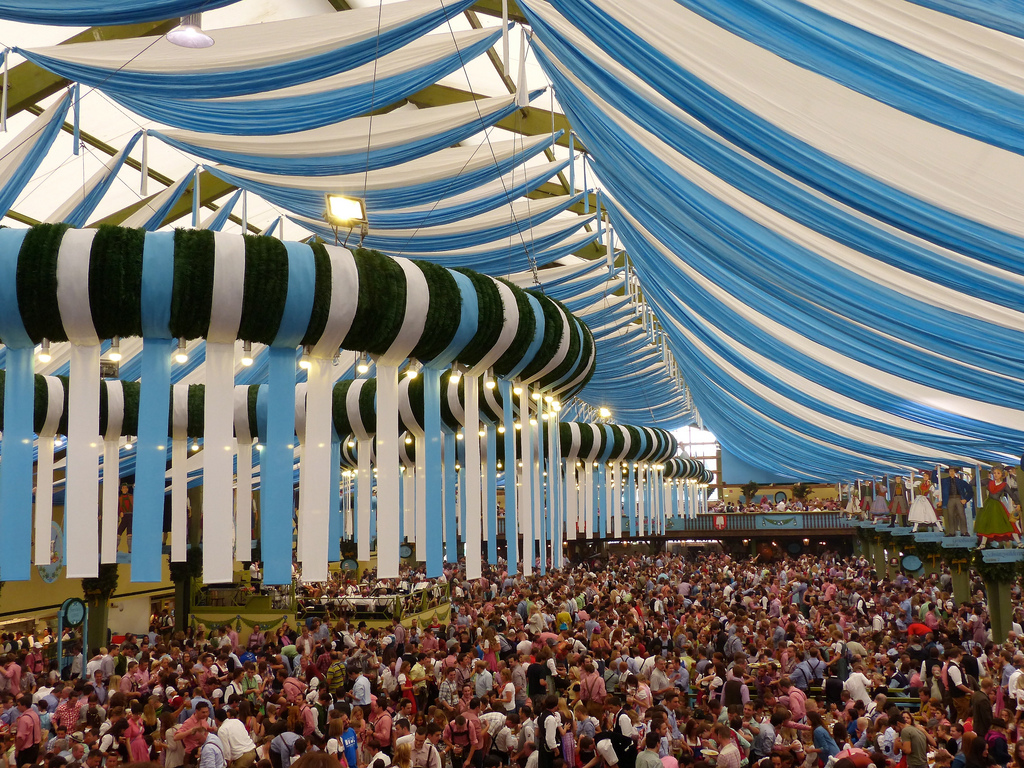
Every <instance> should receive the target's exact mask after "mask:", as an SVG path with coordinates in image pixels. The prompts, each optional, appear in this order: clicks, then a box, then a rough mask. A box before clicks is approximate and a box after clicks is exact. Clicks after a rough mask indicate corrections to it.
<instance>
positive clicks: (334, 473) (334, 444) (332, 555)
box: [327, 423, 344, 563]
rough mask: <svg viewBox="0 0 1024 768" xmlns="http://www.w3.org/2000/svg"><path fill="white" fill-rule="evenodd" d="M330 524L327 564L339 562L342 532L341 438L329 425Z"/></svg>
mask: <svg viewBox="0 0 1024 768" xmlns="http://www.w3.org/2000/svg"><path fill="white" fill-rule="evenodd" d="M328 510H329V514H330V518H329V520H330V522H329V528H328V534H327V535H328V538H329V539H330V541H329V542H328V545H327V562H329V563H338V562H341V535H342V532H343V530H344V527H343V525H342V520H341V438H340V437H338V433H337V432H336V431H335V429H334V425H333V423H332V424H331V499H330V502H329V503H328Z"/></svg>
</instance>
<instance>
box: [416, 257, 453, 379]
mask: <svg viewBox="0 0 1024 768" xmlns="http://www.w3.org/2000/svg"><path fill="white" fill-rule="evenodd" d="M413 264H415V265H416V266H417V267H419V268H420V271H422V272H423V277H424V279H426V281H427V288H428V289H429V291H430V322H429V323H428V324H427V326H426V327H425V328H424V329H423V335H422V336H421V337H420V340H419V343H417V344H416V346H415V347H414V348H413V350H412V355H411V357H415V358H416V359H418V360H433V359H434V358H435V357H437V356H438V355H439V354H441V353H442V352H444V351H445V350H446V349H447V348H448V345H449V344H451V343H452V339H454V338H455V334H456V333H457V332H458V330H459V321H460V320H462V292H461V291H459V284H458V283H456V282H455V278H454V277H452V274H451V272H449V271H448V270H447V269H445V268H444V267H441V266H438V265H437V264H434V263H432V262H429V261H414V262H413Z"/></svg>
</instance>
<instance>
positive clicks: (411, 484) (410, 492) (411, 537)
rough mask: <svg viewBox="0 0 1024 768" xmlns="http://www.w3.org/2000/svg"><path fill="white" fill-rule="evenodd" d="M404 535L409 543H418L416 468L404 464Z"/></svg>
mask: <svg viewBox="0 0 1024 768" xmlns="http://www.w3.org/2000/svg"><path fill="white" fill-rule="evenodd" d="M400 472H401V475H402V533H403V534H405V538H406V540H407V541H416V539H417V538H419V537H417V536H416V468H415V466H413V467H408V466H406V465H405V463H404V462H403V463H402V468H401V470H400Z"/></svg>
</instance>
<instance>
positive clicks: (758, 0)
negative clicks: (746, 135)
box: [566, 0, 1024, 153]
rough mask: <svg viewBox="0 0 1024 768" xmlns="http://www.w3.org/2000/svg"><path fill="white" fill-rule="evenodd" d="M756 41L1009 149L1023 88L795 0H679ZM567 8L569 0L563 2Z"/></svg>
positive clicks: (1016, 137) (1022, 143)
mask: <svg viewBox="0 0 1024 768" xmlns="http://www.w3.org/2000/svg"><path fill="white" fill-rule="evenodd" d="M680 4H681V5H683V6H685V7H687V8H689V9H691V10H692V11H694V12H695V13H699V14H701V15H702V16H704V17H706V18H708V19H709V20H711V21H713V22H715V23H716V24H718V25H719V26H721V27H723V28H724V29H728V30H729V31H730V32H733V33H734V34H737V35H739V36H741V37H743V38H745V39H747V40H749V41H751V42H752V43H755V44H756V45H758V46H760V47H762V48H765V49H766V50H769V51H772V52H773V53H775V54H778V55H779V56H782V57H783V58H785V59H788V60H790V61H792V62H793V63H795V64H799V65H800V66H802V67H804V68H806V69H809V70H811V71H813V72H818V73H819V74H823V75H825V76H826V77H829V78H831V79H833V80H835V81H836V82H838V83H841V84H842V85H845V86H846V87H848V88H851V89H853V90H855V91H859V92H861V93H863V94H865V95H866V96H870V97H871V98H873V99H876V100H877V101H881V102H884V103H886V104H890V105H892V106H894V107H896V108H897V109H899V110H902V111H904V112H907V113H908V114H912V115H915V116H917V117H920V118H921V119H922V120H928V121H930V122H933V123H935V124H936V125H941V126H942V127H944V128H948V129H949V130H953V131H957V132H960V133H963V134H965V135H967V136H973V137H975V138H979V139H981V140H982V141H985V142H986V143H989V144H993V145H995V146H1000V147H1003V148H1005V149H1009V150H1011V151H1014V152H1018V153H1019V152H1020V151H1021V149H1022V148H1024V137H1022V136H1021V134H1020V131H1019V126H1020V123H1021V121H1022V118H1024V94H1020V93H1016V92H1014V91H1011V90H1009V89H1007V88H1003V87H1000V86H998V85H996V84H994V83H991V82H989V81H987V80H983V79H982V78H980V77H976V76H973V75H970V74H968V73H966V72H963V71H962V70H959V69H956V68H954V67H951V66H949V65H946V64H943V63H941V62H938V61H936V60H934V59H930V58H928V57H927V56H923V55H921V54H919V53H917V52H915V51H912V50H910V49H909V48H906V47H904V46H901V45H897V44H896V43H894V42H892V41H890V40H886V39H885V38H882V37H879V36H877V35H874V34H871V33H869V32H867V31H865V30H863V29H861V28H859V27H856V26H854V25H853V24H848V23H846V22H843V21H841V20H839V19H836V18H834V17H832V16H829V15H828V14H826V13H822V12H821V11H818V10H816V9H814V8H812V7H810V6H808V5H805V4H804V3H801V2H798V0H771V1H770V2H768V1H767V0H680ZM566 7H568V6H566Z"/></svg>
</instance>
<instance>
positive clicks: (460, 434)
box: [455, 432, 462, 440]
mask: <svg viewBox="0 0 1024 768" xmlns="http://www.w3.org/2000/svg"><path fill="white" fill-rule="evenodd" d="M455 439H456V440H461V439H462V433H461V432H456V433H455Z"/></svg>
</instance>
